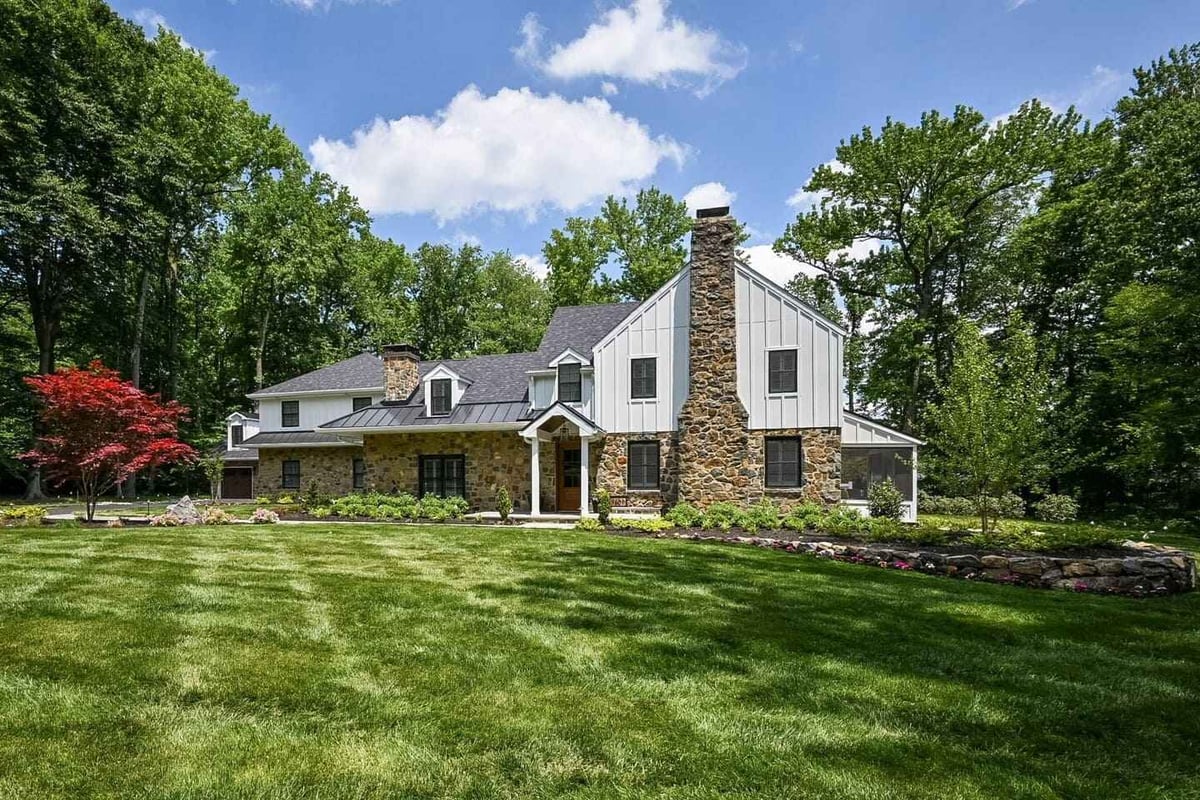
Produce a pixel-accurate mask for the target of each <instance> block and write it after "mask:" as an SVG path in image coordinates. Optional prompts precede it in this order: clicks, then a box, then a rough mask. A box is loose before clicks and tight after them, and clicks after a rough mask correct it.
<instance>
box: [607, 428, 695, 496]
mask: <svg viewBox="0 0 1200 800" xmlns="http://www.w3.org/2000/svg"><path fill="white" fill-rule="evenodd" d="M655 439H657V440H658V457H659V462H660V463H659V481H658V483H659V488H658V489H656V490H646V489H634V490H630V489H629V487H628V477H629V472H628V469H629V443H630V442H644V441H650V440H655ZM678 444H679V442H678V436H677V434H675V433H674V432H673V431H663V432H661V433H644V434H639V433H610V434H608V435H607V436H605V437H604V439H603V441H600V442H594V443H593V445H592V447H593V450H594V451H595V452H596V454H597V459H598V463H597V466H596V488H598V489H607V490H608V493H609V494H610V495H611V496H612V497H613V505H614V506H616V507H628V508H658V509H662V508H667V507H670V506H673V505H675V503H676V502H678V499H679V448H678Z"/></svg>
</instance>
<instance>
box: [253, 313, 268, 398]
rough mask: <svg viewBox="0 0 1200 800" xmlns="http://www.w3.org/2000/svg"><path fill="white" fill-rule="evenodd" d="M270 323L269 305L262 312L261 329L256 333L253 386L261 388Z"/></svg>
mask: <svg viewBox="0 0 1200 800" xmlns="http://www.w3.org/2000/svg"><path fill="white" fill-rule="evenodd" d="M270 324H271V307H270V306H267V310H266V311H265V312H264V313H263V320H262V329H261V330H260V331H259V334H258V358H257V360H256V361H255V365H254V387H255V388H256V389H261V388H263V353H265V352H266V350H267V326H268V325H270Z"/></svg>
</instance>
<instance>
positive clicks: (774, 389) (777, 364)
mask: <svg viewBox="0 0 1200 800" xmlns="http://www.w3.org/2000/svg"><path fill="white" fill-rule="evenodd" d="M795 391H796V351H795V350H770V351H768V352H767V392H768V393H769V394H791V393H792V392H795Z"/></svg>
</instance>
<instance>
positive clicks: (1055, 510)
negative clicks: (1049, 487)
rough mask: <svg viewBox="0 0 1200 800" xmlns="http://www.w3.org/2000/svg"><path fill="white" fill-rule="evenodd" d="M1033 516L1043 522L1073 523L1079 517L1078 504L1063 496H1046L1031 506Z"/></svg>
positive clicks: (1073, 499)
mask: <svg viewBox="0 0 1200 800" xmlns="http://www.w3.org/2000/svg"><path fill="white" fill-rule="evenodd" d="M1033 514H1034V516H1035V517H1037V518H1038V519H1040V520H1042V521H1044V522H1074V521H1075V520H1076V519H1077V518H1078V517H1079V503H1076V502H1075V498H1073V497H1070V496H1068V495H1065V494H1048V495H1046V496H1045V497H1043V498H1042V499H1041V500H1039V501H1037V502H1036V503H1034V504H1033Z"/></svg>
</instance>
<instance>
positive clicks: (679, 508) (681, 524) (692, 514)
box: [664, 503, 704, 528]
mask: <svg viewBox="0 0 1200 800" xmlns="http://www.w3.org/2000/svg"><path fill="white" fill-rule="evenodd" d="M664 517H665V519H667V520H668V521H669V522H670V523H671V524H672V525H674V526H675V527H677V528H694V527H696V526H697V525H699V524H700V522H701V521H702V520H703V519H704V512H703V511H701V510H700V509H698V508H696V507H695V506H694V505H692V504H691V503H676V504H675V505H674V506H673V507H672V508H671V510H670V511H668V512H667V513H666V514H665V515H664Z"/></svg>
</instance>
